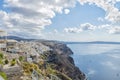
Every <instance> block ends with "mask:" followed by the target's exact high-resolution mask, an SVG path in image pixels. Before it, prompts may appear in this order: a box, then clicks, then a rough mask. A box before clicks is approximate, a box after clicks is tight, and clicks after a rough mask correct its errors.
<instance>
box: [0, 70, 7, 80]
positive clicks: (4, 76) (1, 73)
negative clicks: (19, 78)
mask: <svg viewBox="0 0 120 80" xmlns="http://www.w3.org/2000/svg"><path fill="white" fill-rule="evenodd" d="M0 76H2V77H3V79H4V80H8V79H7V75H6V74H5V73H4V72H0Z"/></svg>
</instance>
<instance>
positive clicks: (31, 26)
mask: <svg viewBox="0 0 120 80" xmlns="http://www.w3.org/2000/svg"><path fill="white" fill-rule="evenodd" d="M77 1H79V2H80V4H85V3H89V4H95V5H97V6H98V7H100V8H102V9H104V10H105V11H106V15H105V19H106V20H108V21H110V22H112V23H114V24H119V22H120V11H119V10H118V9H117V8H116V7H114V4H115V3H116V2H117V1H119V0H4V3H5V4H3V6H4V8H8V9H9V11H8V12H6V11H3V10H1V11H0V19H1V20H0V28H1V29H4V30H7V31H8V32H9V33H10V34H16V35H22V36H26V37H27V35H28V37H29V36H32V35H36V36H39V35H40V36H41V35H42V33H41V30H43V29H44V28H45V26H47V25H50V24H52V21H51V19H52V18H54V17H55V16H56V13H60V14H62V13H63V12H64V13H65V14H68V13H69V12H70V10H69V8H71V7H74V6H75V4H76V2H77ZM100 20H102V19H100ZM94 29H95V26H93V25H91V24H89V23H87V24H83V25H81V26H80V27H76V28H65V31H66V32H73V33H79V32H82V31H85V30H94ZM117 29H118V28H117ZM117 29H116V28H115V29H112V30H111V31H110V33H119V29H118V30H117ZM11 32H12V33H11Z"/></svg>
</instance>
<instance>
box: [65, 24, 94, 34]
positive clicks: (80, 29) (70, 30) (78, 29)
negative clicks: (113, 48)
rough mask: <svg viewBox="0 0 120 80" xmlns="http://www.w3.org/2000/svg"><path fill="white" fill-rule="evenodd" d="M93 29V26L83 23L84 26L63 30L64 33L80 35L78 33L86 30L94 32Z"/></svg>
mask: <svg viewBox="0 0 120 80" xmlns="http://www.w3.org/2000/svg"><path fill="white" fill-rule="evenodd" d="M95 28H96V26H94V25H92V24H90V23H84V24H81V25H80V26H79V27H71V28H64V32H67V33H80V32H83V31H87V30H90V31H93V30H95Z"/></svg>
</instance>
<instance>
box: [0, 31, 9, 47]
mask: <svg viewBox="0 0 120 80" xmlns="http://www.w3.org/2000/svg"><path fill="white" fill-rule="evenodd" d="M6 42H7V32H5V31H2V30H0V49H5V48H6Z"/></svg>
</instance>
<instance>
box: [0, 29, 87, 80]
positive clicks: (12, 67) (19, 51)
mask: <svg viewBox="0 0 120 80" xmlns="http://www.w3.org/2000/svg"><path fill="white" fill-rule="evenodd" d="M7 36H8V34H7V32H5V31H3V30H0V80H85V75H84V74H83V73H82V72H81V71H80V70H79V69H78V68H77V67H75V64H74V61H73V59H72V58H71V57H70V56H69V55H70V54H72V51H71V50H70V49H69V48H68V47H67V46H66V45H65V44H62V43H59V42H56V41H45V40H42V41H39V40H30V41H29V40H28V41H27V40H19V41H17V40H15V39H9V38H8V37H7ZM73 75H74V76H73Z"/></svg>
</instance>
